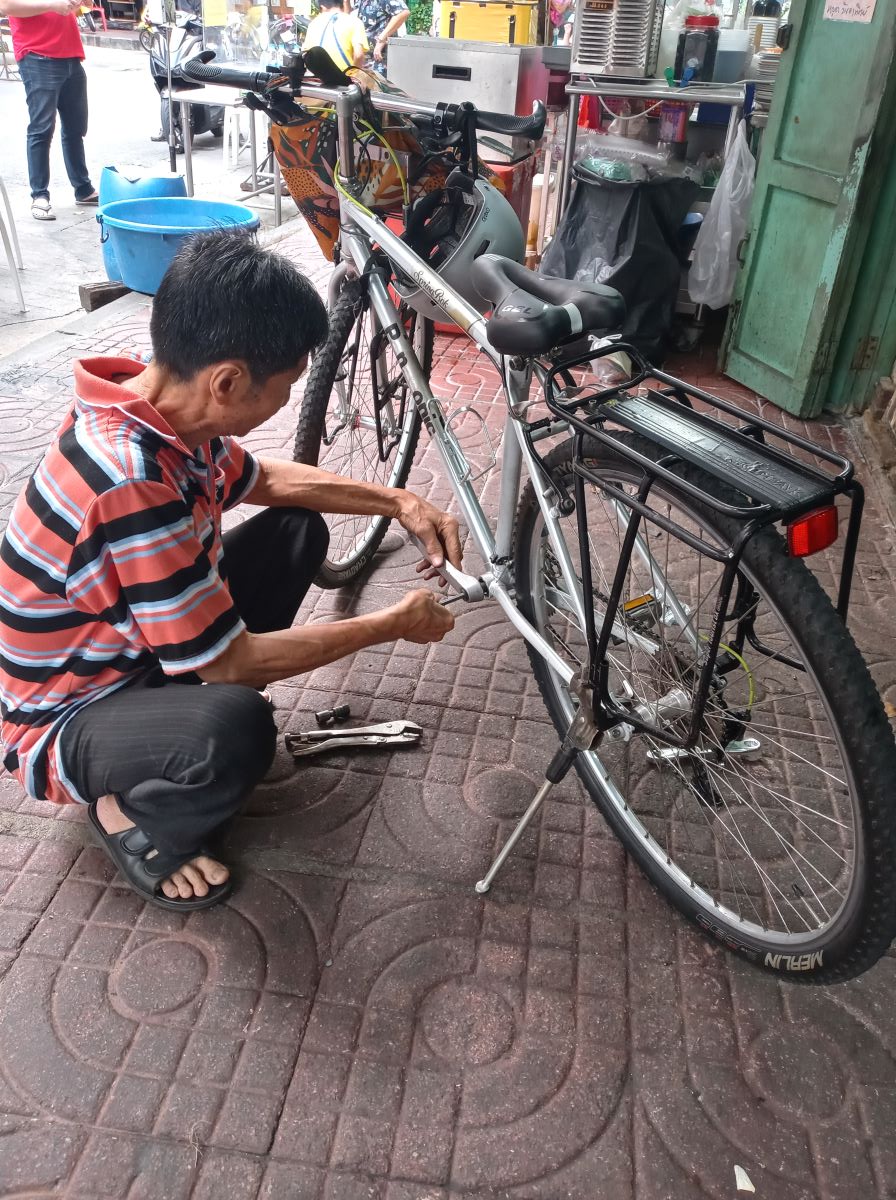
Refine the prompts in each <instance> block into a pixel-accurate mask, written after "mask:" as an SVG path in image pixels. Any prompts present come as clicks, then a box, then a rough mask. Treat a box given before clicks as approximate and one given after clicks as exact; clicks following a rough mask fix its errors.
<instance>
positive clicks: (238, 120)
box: [224, 105, 247, 171]
mask: <svg viewBox="0 0 896 1200" xmlns="http://www.w3.org/2000/svg"><path fill="white" fill-rule="evenodd" d="M244 111H245V110H244V109H243V107H242V106H241V105H240V106H239V107H232V106H230V105H228V106H227V107H226V108H225V109H224V169H225V170H226V171H231V170H233V169H234V168H236V167H238V166H239V163H240V151H241V150H242V149H243V148H244V147H245V146H246V144H247V143H246V141H244V140H243V137H244V135H243V120H242V118H243V113H244Z"/></svg>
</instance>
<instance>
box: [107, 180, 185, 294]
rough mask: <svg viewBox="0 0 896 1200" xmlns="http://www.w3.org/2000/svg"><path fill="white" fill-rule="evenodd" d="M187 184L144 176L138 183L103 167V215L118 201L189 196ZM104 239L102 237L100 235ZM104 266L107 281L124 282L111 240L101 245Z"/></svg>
mask: <svg viewBox="0 0 896 1200" xmlns="http://www.w3.org/2000/svg"><path fill="white" fill-rule="evenodd" d="M186 194H187V184H186V181H185V179H184V177H183V175H141V176H138V177H137V178H135V179H131V178H129V177H128V176H127V175H122V174H121V173H120V172H119V170H118V168H117V167H103V171H102V174H101V175H100V196H99V200H100V211H101V212H102V210H103V209H104V208H105V207H106V205H107V204H115V203H116V201H118V200H142V199H144V198H145V197H146V196H186ZM101 236H102V235H101ZM102 249H103V266H104V267H105V268H106V277H107V278H108V279H111V280H112V281H113V282H118V281H120V280H121V271H120V270H119V267H118V260H117V259H116V257H115V251H114V250H113V249H112V239H111V238H108V237H107V238H106V239H105V240H104V241H103V242H102Z"/></svg>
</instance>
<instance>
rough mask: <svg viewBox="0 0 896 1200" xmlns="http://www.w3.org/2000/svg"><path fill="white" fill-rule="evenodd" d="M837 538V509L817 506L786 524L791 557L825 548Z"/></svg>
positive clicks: (798, 556) (813, 552)
mask: <svg viewBox="0 0 896 1200" xmlns="http://www.w3.org/2000/svg"><path fill="white" fill-rule="evenodd" d="M836 540H837V509H836V508H835V507H834V505H833V504H832V505H831V506H830V507H829V508H818V509H816V510H815V512H811V513H807V514H806V515H805V516H804V517H800V519H799V520H798V521H794V522H793V524H792V525H788V526H787V549H788V550H789V551H790V554H791V557H793V558H805V557H806V556H807V555H808V554H817V553H818V551H819V550H826V549H827V548H828V546H832V545H833V544H834V542H836Z"/></svg>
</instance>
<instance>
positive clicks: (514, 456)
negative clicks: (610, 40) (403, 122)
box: [303, 87, 677, 687]
mask: <svg viewBox="0 0 896 1200" xmlns="http://www.w3.org/2000/svg"><path fill="white" fill-rule="evenodd" d="M306 91H307V94H308V95H309V96H313V97H314V98H320V99H326V100H329V101H330V102H332V103H333V104H334V105H335V108H336V114H337V120H338V145H339V163H338V166H339V168H340V170H339V183H340V187H339V195H340V203H339V208H340V226H341V233H340V246H341V248H342V253H343V257H344V260H347V261H348V262H350V263H351V264H352V265H353V266H354V268H355V270H356V271H357V273H358V274H359V275H366V277H367V281H368V293H369V297H370V302H371V306H372V308H373V311H374V313H375V315H376V318H377V321H378V322H379V325H380V328H381V329H382V330H383V331H385V333H386V334H387V335H388V337H389V338H390V340H391V341H392V342H393V344H394V348H395V351H396V357H397V359H398V362H399V364H400V366H401V370H402V373H403V375H404V376H405V379H406V380H407V382H408V384H409V386H410V389H411V393H412V396H413V399H414V403H415V404H416V406H417V409H418V412H419V413H420V417H421V420H422V421H423V424H424V425H425V427H426V430H427V432H428V433H429V435H430V438H431V440H432V442H433V443H434V445H435V447H436V450H437V451H438V453H439V456H440V458H441V460H442V464H443V467H444V469H445V471H446V474H447V475H448V478H449V480H450V481H451V484H452V487H453V491H454V494H455V496H456V497H457V500H458V504H459V505H460V509H461V512H462V514H463V517H464V521H465V522H466V525H467V528H468V529H469V531H470V534H471V536H472V538H473V540H474V542H475V544H476V547H477V549H478V551H479V553H480V555H481V556H482V558H483V559H484V561H485V562H486V563H488V564H489V568H490V569H489V570H488V571H487V573H486V575H485V576H484V577H483V579H482V581H481V582H482V584H483V585H484V589H485V592H486V594H488V595H489V596H491V597H493V598H494V599H495V600H496V601H497V602H498V604H499V605H500V606H501V608H502V610H503V612H504V614H505V615H506V616H507V618H508V619H509V620H510V622H511V623H512V624H513V625H514V627H515V628H516V629H517V631H518V632H519V633H520V634H521V635H522V636H523V637H524V638H525V640H526V641H527V642H528V643H529V645H531V646H532V647H533V648H534V649H535V650H536V651H537V652H538V653H539V654H540V655H541V657H542V658H543V659H544V660H545V661H546V662H547V663H548V665H549V666H550V667H551V669H552V670H553V671H554V672H555V673H556V674H557V675H558V676H559V678H560V679H562V681H563V683H564V684H565V685H566V686H568V687H571V686H572V685H573V684H574V683H575V682H576V673H575V671H574V670H573V669H572V668H571V667H570V666H569V664H568V663H567V662H565V661H564V660H563V659H562V658H561V657H560V655H559V654H558V653H557V652H556V651H555V650H554V648H553V647H552V646H551V645H550V644H549V643H548V642H547V641H546V640H545V638H544V637H543V636H542V635H541V634H540V633H539V632H538V630H537V629H536V628H535V627H534V626H533V625H532V624H531V622H529V621H528V620H527V619H526V618H525V617H524V616H523V614H522V613H521V612H520V610H519V608H518V606H517V604H516V602H515V600H514V596H513V592H514V586H513V578H512V571H511V569H510V563H511V560H512V550H513V545H512V542H513V525H514V516H515V511H516V502H517V498H518V496H519V492H520V486H521V480H522V471H523V467H525V469H526V471H527V473H528V475H529V478H530V479H531V480H532V481H533V483H534V484H535V490H536V495H537V498H538V504H539V507H540V509H541V513H542V518H543V520H544V523H545V529H546V531H547V535H548V538H549V541H550V544H551V549H552V551H553V553H554V556H555V558H556V561H557V564H558V567H559V569H560V572H561V575H562V578H563V583H564V587H565V589H566V594H567V595H568V597H569V598H570V602H571V603H572V605H573V606H574V609H575V616H576V619H577V621H578V622H579V624H580V627H581V628H582V629H587V628H588V625H589V623H590V622H589V617H588V616H587V615H586V612H585V604H584V595H583V590H582V584H581V582H580V580H579V578H578V576H577V574H576V571H575V567H574V565H573V563H572V560H571V558H570V554H569V550H568V548H567V545H566V541H565V538H564V537H563V534H562V532H561V530H560V525H559V521H558V516H559V513H558V508H557V501H558V497H557V495H556V492H555V490H554V488H553V487H551V486H550V485H549V484H547V486H539V484H546V483H547V481H546V480H545V476H544V472H543V470H542V468H541V462H540V459H539V458H538V456H537V454H536V453H535V452H534V449H533V445H532V443H533V438H532V437H531V436H530V435H528V434H527V433H526V431H525V430H524V427H523V425H522V417H523V414H524V413H525V411H526V408H527V406H528V404H529V400H530V390H531V385H532V380H533V375H536V374H537V375H538V376H539V378H540V379H541V378H543V376H544V374H545V372H544V369H543V368H542V367H541V366H540V365H539V364H538V363H537V362H535V361H533V360H517V359H512V360H509V361H508V360H506V359H505V358H504V356H502V355H501V354H500V353H499V352H497V351H496V350H495V349H494V347H493V346H492V345H491V343H490V342H489V339H488V332H487V329H486V322H485V320H484V318H483V316H482V314H481V313H480V312H479V311H478V310H477V309H476V308H474V307H473V306H472V305H471V304H469V303H468V301H466V300H465V299H464V298H463V297H462V296H461V295H459V294H458V293H457V292H456V291H455V290H454V289H452V288H451V287H450V286H449V285H447V284H446V283H445V282H444V280H443V279H442V278H441V277H440V276H439V275H438V274H436V272H435V271H433V270H432V269H431V268H430V267H429V266H428V265H427V264H426V263H425V262H424V261H423V260H422V259H421V258H420V257H419V256H418V255H417V254H415V253H414V251H413V250H412V249H411V248H410V247H409V246H408V245H407V244H406V243H405V242H404V241H402V239H401V238H400V237H399V236H398V235H397V234H395V233H394V232H393V231H392V230H391V229H390V228H389V227H388V225H387V224H386V223H385V221H383V220H381V219H380V218H379V217H377V216H376V215H374V214H373V213H371V212H369V211H368V210H367V209H366V208H364V207H363V206H362V205H361V204H360V202H358V201H356V200H354V198H353V196H352V191H353V189H354V187H355V186H356V182H357V181H356V178H355V175H354V145H353V116H354V112H355V109H356V107H357V106H358V105H359V103H360V101H361V92H360V89H358V88H357V87H351V88H346V89H341V90H338V91H337V90H333V89H324V88H316V87H311V88H308V89H304V88H303V93H305V92H306ZM370 99H371V101H372V102H373V105H374V107H376V108H381V109H383V110H384V111H392V112H399V113H414V112H420V111H422V112H432V111H434V109H435V106H431V105H425V104H419V103H417V102H415V101H409V100H406V99H404V98H397V97H392V96H388V95H379V94H374V95H372V96H371V97H370ZM346 168H347V169H346ZM374 244H375V245H377V246H379V247H380V249H381V250H382V251H383V252H384V253H385V255H386V257H387V258H388V259H389V261H390V262H391V263H393V264H394V265H395V266H397V267H398V268H400V270H401V271H402V272H403V274H405V275H407V276H409V277H410V278H412V279H413V280H414V282H415V283H417V285H418V286H419V287H420V288H422V289H423V291H425V292H426V293H427V295H429V296H430V297H431V298H432V299H433V300H434V301H435V302H436V303H437V304H438V305H439V306H440V307H441V308H442V309H443V311H444V312H445V313H446V314H447V315H448V317H449V318H450V319H451V320H452V321H453V322H454V324H455V325H457V326H458V328H459V329H461V330H462V331H463V332H464V333H465V334H466V335H467V337H469V338H470V340H471V341H472V342H473V343H474V345H476V346H477V348H478V349H479V350H480V351H481V352H482V353H483V354H485V355H486V357H487V358H488V359H489V360H490V361H491V362H492V363H493V365H494V366H495V368H496V370H497V371H498V373H499V375H500V377H501V382H502V386H503V390H504V393H505V397H506V399H507V415H506V418H505V423H504V430H503V434H502V446H503V461H502V465H501V484H500V499H499V507H498V520H497V525H496V527H495V529H494V530H493V529H492V527H491V524H490V523H489V520H488V518H487V517H486V515H485V513H484V511H483V509H482V506H481V504H480V502H479V498H478V495H477V493H476V491H475V489H474V488H473V487H472V483H471V480H470V478H469V471H465V470H464V466H465V465H466V464H465V459H464V457H463V453H462V451H461V450H460V447H459V445H458V444H457V441H456V438H455V437H454V435H453V434H452V432H451V430H450V428H449V423H448V420H447V419H446V418H447V414H446V412H445V410H444V408H443V407H442V404H441V403H440V401H439V400H438V398H437V397H435V396H434V395H433V393H432V390H431V388H430V386H429V380H428V379H427V378H426V376H425V374H424V372H423V370H422V368H421V366H420V363H419V361H418V359H417V356H416V354H415V352H414V349H413V346H412V345H411V343H410V341H409V339H408V338H407V336H406V335H405V332H404V328H403V326H402V322H401V319H400V316H399V313H398V309H397V307H396V305H395V303H394V301H393V300H392V297H391V296H390V295H389V290H388V288H387V286H386V284H385V282H384V281H383V279H382V277H381V275H380V274H379V273H378V272H377V269H376V261H375V257H374V253H373V249H372V247H373V245H374ZM346 273H347V267H346V264H345V261H343V263H341V264H340V266H339V267H337V269H336V271H335V272H334V275H333V277H332V279H331V281H330V302H331V305H332V303H333V302H334V301H335V297H336V294H337V292H338V288H339V286H340V284H341V281H342V279H343V278H344V277H345V275H346ZM567 428H568V425H567V424H566V423H565V422H563V421H558V422H557V423H556V424H555V425H554V426H552V427H551V428H549V429H546V430H544V431H543V432H542V434H541V436H542V437H543V436H547V435H549V434H551V433H557V432H562V431H564V430H565V429H567ZM635 549H636V552H637V553H638V554H639V555H641V556H643V557H645V561H649V564H650V568H651V571H652V573H653V575H654V577H655V578H656V580H657V586H658V589H660V591H661V594H662V595H663V596H666V595H668V596H670V597H671V595H672V593H671V590H669V589H667V588H666V584H665V580H664V577H663V573H662V570H661V569H660V567H659V564H658V563H656V562H655V560H654V559H653V558H652V556H650V553H649V550H648V549H647V546H646V543H645V542H644V541H643V539H641V538H638V539H637V542H636V546H635ZM673 603H674V604H676V605H677V602H675V601H673ZM591 621H593V616H592V617H591ZM612 625H613V626H615V625H616V621H615V620H614V621H613V622H612ZM625 636H626V637H627V638H628V640H629V642H632V641H635V642H637V643H638V644H639V645H640V647H641V649H642V650H644V652H645V653H648V654H653V653H654V649H655V647H654V643H653V642H651V641H650V640H649V639H646V638H641V637H639V636H638V635H637V634H635V633H634V632H633V631H631V630H628V631H627V632H626V635H625ZM582 682H585V680H582Z"/></svg>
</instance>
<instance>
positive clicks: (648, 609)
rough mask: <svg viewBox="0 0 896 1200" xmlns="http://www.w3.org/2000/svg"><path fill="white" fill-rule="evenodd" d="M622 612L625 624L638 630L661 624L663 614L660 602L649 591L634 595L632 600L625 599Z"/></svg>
mask: <svg viewBox="0 0 896 1200" xmlns="http://www.w3.org/2000/svg"><path fill="white" fill-rule="evenodd" d="M622 612H623V614H624V616H625V620H626V624H628V625H631V627H632V628H633V629H638V630H644V629H650V628H651V627H653V626H655V625H659V624H661V622H662V620H663V616H664V613H663V606H662V604H661V603H660V602H659V600H657V598H656V596H653V595H651V594H650V593H649V592H648V593H647V594H646V595H644V596H636V597H635V598H634V599H633V600H626V601H625V603H624V604H623V605H622Z"/></svg>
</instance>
